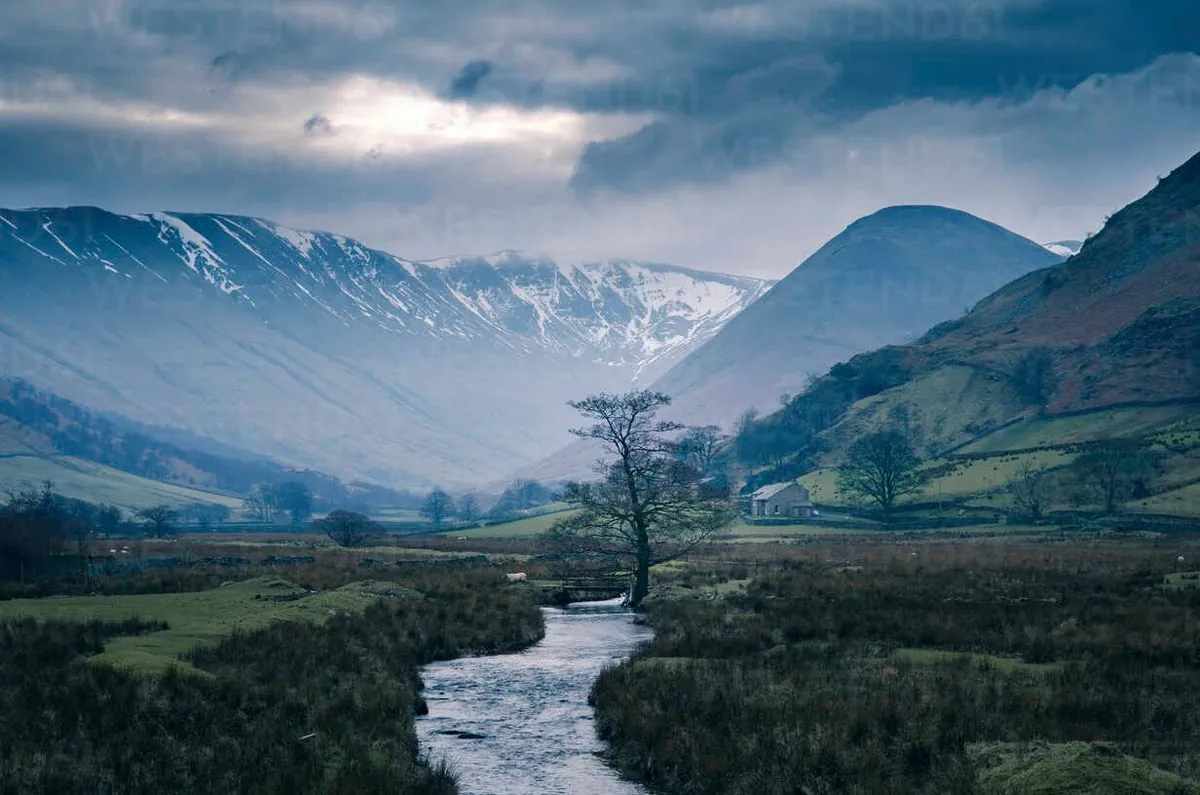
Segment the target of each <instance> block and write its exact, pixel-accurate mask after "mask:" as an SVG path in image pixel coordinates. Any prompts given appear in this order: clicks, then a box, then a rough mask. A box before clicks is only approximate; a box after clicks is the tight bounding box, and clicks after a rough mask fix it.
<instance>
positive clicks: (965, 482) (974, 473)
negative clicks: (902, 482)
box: [800, 450, 1075, 506]
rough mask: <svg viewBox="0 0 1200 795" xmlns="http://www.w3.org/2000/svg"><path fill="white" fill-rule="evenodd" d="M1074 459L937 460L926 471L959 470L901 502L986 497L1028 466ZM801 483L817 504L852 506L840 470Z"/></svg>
mask: <svg viewBox="0 0 1200 795" xmlns="http://www.w3.org/2000/svg"><path fill="white" fill-rule="evenodd" d="M1074 458H1075V457H1074V456H1073V455H1071V454H1068V453H1063V452H1060V451H1057V450H1046V451H1039V452H1035V453H1021V454H1015V455H1007V456H997V457H994V458H986V459H979V460H966V461H957V462H956V461H948V460H947V459H940V458H935V459H932V460H930V461H928V462H927V463H926V464H925V469H927V470H929V469H936V468H939V467H943V466H945V465H946V464H947V463H954V464H956V466H955V467H954V469H953V470H952V471H950V472H949V473H947V474H945V475H942V476H940V477H937V478H934V479H933V480H931V481H930V482H929V483H927V484H926V485H925V487H924V488H923V489H922V490H921V491H920V493H918V494H914V495H910V496H909V497H906V498H903V499H901V500H900V504H904V503H912V502H927V501H929V500H934V499H938V498H939V497H944V498H946V499H957V498H962V497H969V496H972V495H978V494H986V493H988V492H993V491H996V490H998V489H1002V488H1004V487H1005V486H1006V485H1007V484H1008V483H1010V482H1011V481H1012V479H1013V478H1014V477H1015V476H1016V474H1017V471H1018V470H1019V469H1020V468H1021V466H1022V465H1023V464H1025V463H1027V462H1028V463H1029V464H1031V465H1032V466H1033V467H1034V468H1036V469H1050V468H1054V467H1059V466H1065V465H1066V464H1069V463H1070V462H1071V461H1072V460H1074ZM800 482H801V483H803V484H804V485H805V486H806V487H807V488H808V490H809V492H810V493H811V494H812V499H813V501H814V502H817V503H819V504H824V505H835V506H842V505H850V504H852V503H851V501H850V499H849V498H848V497H847V495H845V494H842V493H841V492H840V491H839V490H838V487H837V470H836V469H832V468H826V469H818V470H816V471H813V472H810V473H808V474H807V475H804V476H803V477H801V478H800Z"/></svg>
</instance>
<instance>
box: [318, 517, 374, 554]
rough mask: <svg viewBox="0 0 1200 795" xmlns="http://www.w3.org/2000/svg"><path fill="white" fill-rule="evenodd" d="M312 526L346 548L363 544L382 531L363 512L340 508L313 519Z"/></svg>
mask: <svg viewBox="0 0 1200 795" xmlns="http://www.w3.org/2000/svg"><path fill="white" fill-rule="evenodd" d="M313 528H314V529H316V530H317V531H319V532H322V533H324V534H325V535H327V536H329V538H330V539H332V540H333V542H334V543H335V544H338V545H339V546H343V547H348V548H353V547H361V546H364V545H366V543H367V541H369V540H370V539H371V538H372V537H374V536H377V535H379V534H380V533H381V532H382V529H381V528H380V527H379V525H377V524H375V523H374V522H372V521H371V520H370V519H369V518H367V517H366V516H364V515H363V514H361V513H357V512H355V511H347V510H343V509H340V508H339V509H338V510H336V511H331V512H330V513H329V514H328V515H327V516H324V517H323V518H321V519H317V520H315V521H314V522H313Z"/></svg>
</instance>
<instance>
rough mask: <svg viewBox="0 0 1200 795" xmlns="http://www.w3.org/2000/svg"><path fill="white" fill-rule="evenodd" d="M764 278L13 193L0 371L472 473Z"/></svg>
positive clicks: (505, 458) (429, 468)
mask: <svg viewBox="0 0 1200 795" xmlns="http://www.w3.org/2000/svg"><path fill="white" fill-rule="evenodd" d="M769 287H770V283H769V282H764V281H762V280H757V279H751V278H746V277H738V276H725V275H719V274H707V273H700V272H696V271H690V270H686V269H682V268H673V267H671V266H667V265H659V264H648V263H638V262H625V261H621V262H601V263H586V264H581V265H572V266H565V265H560V264H557V263H554V262H552V261H549V260H544V259H535V258H526V257H522V256H521V255H519V254H516V253H515V252H504V253H501V254H498V255H495V256H492V257H485V258H455V259H446V260H438V261H433V262H413V261H409V260H404V259H401V258H399V257H396V256H393V255H391V254H388V253H385V252H382V251H377V250H374V249H371V248H368V247H366V246H363V245H362V244H360V243H358V242H356V241H353V240H350V239H348V238H345V237H342V236H339V235H334V234H328V233H323V232H306V231H299V230H294V229H289V228H286V227H283V226H280V225H278V224H274V223H271V222H269V221H265V220H262V219H255V218H246V217H241V216H227V215H205V214H185V213H152V214H148V215H116V214H113V213H109V212H105V211H104V210H100V209H97V208H93V207H69V208H64V209H34V210H19V211H18V210H0V356H2V357H3V364H2V367H0V372H2V373H3V374H4V375H8V376H17V377H21V378H25V379H27V380H28V381H30V382H31V383H33V384H34V385H36V386H38V387H39V388H43V389H47V390H49V391H51V392H54V393H56V394H58V395H61V396H62V397H64V398H67V399H70V400H73V401H76V402H78V403H80V404H82V405H84V406H87V407H88V408H90V409H94V410H97V411H100V412H111V413H115V414H119V415H121V416H125V417H131V418H134V419H136V420H137V421H139V422H141V423H145V424H147V425H155V426H163V427H169V428H178V429H182V430H183V431H187V432H190V433H193V434H198V435H200V436H205V437H210V438H211V439H213V440H215V441H216V442H219V443H223V444H227V445H232V446H234V447H237V448H239V449H246V450H251V451H253V452H255V453H257V454H261V455H264V456H269V457H271V458H274V459H277V460H280V461H282V462H285V463H289V464H295V465H301V466H310V467H314V468H318V469H321V470H324V471H327V472H329V473H330V474H334V475H338V476H341V477H344V478H365V479H368V480H372V481H375V482H381V483H386V484H389V485H396V486H414V487H424V486H427V485H429V484H432V483H435V482H441V483H444V484H446V485H455V484H467V483H471V482H478V481H479V480H481V479H485V478H488V477H495V476H499V475H501V474H503V473H505V472H507V471H510V470H511V469H512V468H514V466H516V465H518V464H520V463H521V462H523V461H530V460H535V459H536V458H537V457H539V456H541V455H544V454H545V453H547V452H549V451H550V450H552V449H554V447H555V446H556V445H557V443H558V440H559V438H560V436H559V435H560V434H561V432H562V428H563V427H566V425H567V424H568V423H569V421H570V419H569V416H570V410H569V409H568V408H567V407H566V406H565V405H564V404H565V401H566V400H568V399H569V398H571V397H577V396H579V395H581V394H586V393H587V392H589V391H595V390H598V389H619V388H625V387H627V386H628V385H629V383H630V382H631V381H632V380H634V379H639V380H641V381H644V382H648V381H650V380H652V379H654V378H656V377H657V376H659V375H660V374H661V373H663V372H665V371H666V369H668V368H669V367H670V366H671V365H673V364H674V363H675V362H677V361H678V360H679V359H680V358H681V357H682V356H684V355H685V354H686V353H688V352H689V351H690V350H692V349H693V348H695V347H696V346H697V345H699V344H702V343H703V342H704V341H705V340H707V339H708V338H710V337H711V336H713V335H714V334H715V333H716V332H717V331H718V330H719V329H720V328H721V327H722V325H723V324H724V323H725V322H727V321H728V320H729V319H730V318H731V317H733V316H735V315H736V314H737V313H738V312H739V311H740V310H741V309H742V308H744V307H745V306H746V305H748V304H750V303H751V302H753V301H754V300H755V299H757V298H758V297H759V296H760V295H762V294H763V293H764V292H765V291H766V290H767V289H768V288H769Z"/></svg>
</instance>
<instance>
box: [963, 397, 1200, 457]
mask: <svg viewBox="0 0 1200 795" xmlns="http://www.w3.org/2000/svg"><path fill="white" fill-rule="evenodd" d="M1195 413H1196V407H1195V406H1161V407H1157V408H1116V409H1107V410H1105V411H1097V412H1093V413H1089V414H1079V415H1075V416H1070V417H1047V418H1044V419H1034V420H1029V421H1027V422H1022V423H1018V424H1016V425H1013V426H1010V427H1008V428H1003V429H1001V430H999V431H996V432H995V433H992V434H989V435H987V436H985V437H983V438H982V439H979V440H977V441H975V442H972V443H971V444H969V445H967V446H966V447H963V448H962V449H960V450H958V451H957V452H960V453H997V452H1003V451H1005V450H1028V449H1030V448H1034V447H1050V446H1056V445H1068V444H1078V443H1080V442H1091V441H1096V440H1099V439H1118V438H1133V437H1139V436H1145V435H1146V434H1149V433H1151V432H1152V431H1155V430H1158V429H1161V428H1164V427H1166V426H1169V425H1172V424H1174V423H1178V422H1180V421H1181V420H1184V419H1185V418H1187V417H1189V416H1191V415H1194V414H1195Z"/></svg>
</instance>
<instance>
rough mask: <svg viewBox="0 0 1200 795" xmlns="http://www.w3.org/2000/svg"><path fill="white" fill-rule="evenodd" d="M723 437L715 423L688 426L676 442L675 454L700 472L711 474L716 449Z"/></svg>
mask: <svg viewBox="0 0 1200 795" xmlns="http://www.w3.org/2000/svg"><path fill="white" fill-rule="evenodd" d="M724 441H725V437H724V436H723V435H722V434H721V429H720V428H718V427H717V426H716V425H703V426H700V427H698V428H689V429H688V431H687V433H685V434H684V435H683V438H682V439H680V440H679V441H678V442H677V443H676V454H677V455H678V456H679V459H680V460H681V461H684V462H685V463H687V464H690V465H691V466H692V468H694V469H695V470H696V471H697V472H700V473H701V474H705V475H708V474H711V473H712V468H713V462H714V461H715V460H716V457H717V451H718V450H720V448H721V444H722V443H723V442H724Z"/></svg>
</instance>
